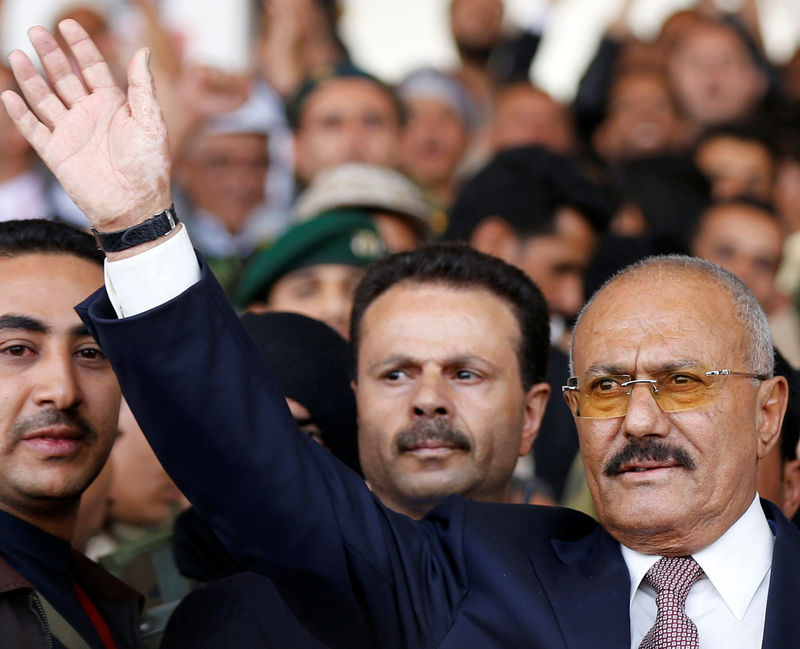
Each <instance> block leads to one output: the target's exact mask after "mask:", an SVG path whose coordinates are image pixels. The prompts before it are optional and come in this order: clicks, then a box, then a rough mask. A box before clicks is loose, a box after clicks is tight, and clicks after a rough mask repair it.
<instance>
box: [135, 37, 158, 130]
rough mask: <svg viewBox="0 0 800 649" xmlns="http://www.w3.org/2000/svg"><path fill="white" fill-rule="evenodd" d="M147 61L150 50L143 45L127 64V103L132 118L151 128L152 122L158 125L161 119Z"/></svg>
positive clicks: (148, 60)
mask: <svg viewBox="0 0 800 649" xmlns="http://www.w3.org/2000/svg"><path fill="white" fill-rule="evenodd" d="M149 63H150V50H149V48H146V47H143V48H142V49H140V50H138V51H137V52H136V53H135V54H134V55H133V58H131V61H130V63H129V64H128V105H129V106H130V109H131V115H132V116H133V118H134V119H135V120H136V121H137V122H139V123H140V124H141V125H142V126H144V127H145V128H153V127H154V126H155V124H154V123H153V122H158V123H159V125H160V122H161V121H162V118H161V108H160V107H159V105H158V101H157V100H156V89H155V85H154V82H153V75H152V74H151V73H150V67H149Z"/></svg>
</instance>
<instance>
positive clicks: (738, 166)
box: [695, 134, 775, 201]
mask: <svg viewBox="0 0 800 649" xmlns="http://www.w3.org/2000/svg"><path fill="white" fill-rule="evenodd" d="M695 164H696V165H697V168H698V169H700V171H702V172H703V173H704V174H705V175H706V176H707V177H708V179H709V181H710V182H711V194H712V196H713V197H714V198H715V199H717V200H727V199H732V198H736V197H737V196H749V197H751V198H757V199H759V200H762V201H769V200H770V198H771V196H772V189H773V184H774V181H775V160H774V159H773V157H772V153H771V152H770V150H769V148H768V147H767V145H766V144H764V143H763V142H760V141H759V140H755V139H742V138H739V137H735V136H731V135H724V134H722V135H718V136H715V137H712V138H709V139H707V140H705V141H704V142H702V143H701V144H700V145H699V146H698V147H697V151H696V152H695Z"/></svg>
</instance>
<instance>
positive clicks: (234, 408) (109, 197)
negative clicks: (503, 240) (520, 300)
mask: <svg viewBox="0 0 800 649" xmlns="http://www.w3.org/2000/svg"><path fill="white" fill-rule="evenodd" d="M60 29H61V32H62V34H63V35H64V37H65V40H66V42H67V43H68V44H69V46H70V47H71V49H72V52H73V54H74V55H75V59H76V60H77V61H78V65H79V68H80V74H81V75H82V81H81V79H80V78H79V77H78V73H76V72H74V71H72V70H71V69H70V68H69V63H68V62H67V59H66V57H64V55H63V54H62V53H60V52H59V50H58V48H57V46H56V44H55V41H54V39H53V38H52V36H50V34H48V33H47V32H46V31H45V30H43V29H41V28H36V29H34V30H32V31H31V39H32V41H33V43H34V46H35V47H36V49H37V51H38V53H39V55H40V58H42V60H43V63H44V66H45V70H46V71H47V74H48V76H49V78H50V79H51V81H52V85H53V87H54V89H55V92H53V90H51V89H50V88H49V87H48V86H47V84H46V83H45V82H44V80H43V79H42V78H41V77H40V76H39V75H38V73H36V71H35V69H34V68H33V66H32V65H31V64H30V62H29V61H28V60H27V59H26V58H25V57H24V55H23V54H22V53H19V52H15V53H12V55H11V57H10V59H11V63H12V66H13V68H14V70H15V73H16V75H17V78H18V80H19V82H20V86H21V87H22V90H23V92H24V93H25V94H26V97H27V99H28V102H29V104H30V105H31V106H32V107H33V109H34V110H35V111H36V114H34V113H33V112H31V110H29V109H28V108H27V107H26V106H25V105H24V103H23V102H22V100H21V98H20V97H18V96H16V95H14V94H13V93H4V95H3V100H4V102H5V104H6V106H7V108H8V109H9V113H10V114H11V116H12V118H13V119H14V120H15V122H16V123H17V124H18V126H19V127H20V128H21V130H22V131H23V133H24V134H26V136H27V137H28V138H29V140H30V141H31V142H32V144H33V145H34V146H35V147H36V149H37V151H38V152H39V153H40V155H41V156H42V158H43V159H44V160H45V161H46V162H47V164H48V165H49V166H50V167H51V169H53V170H54V172H55V173H56V174H57V175H58V177H59V179H60V180H61V181H62V183H64V184H65V186H66V187H67V189H68V191H70V193H71V194H72V196H73V198H74V199H75V200H76V202H77V203H78V204H79V205H81V207H82V208H83V209H84V211H85V212H86V214H87V215H88V216H89V218H90V219H91V220H92V222H93V223H94V225H95V228H96V229H97V233H96V234H97V236H98V239H99V241H100V242H101V244H102V245H103V246H104V247H105V249H106V251H107V253H108V254H107V257H108V263H107V268H106V270H107V291H100V292H99V293H97V294H96V295H95V296H93V298H92V299H91V300H89V301H87V302H86V303H84V304H83V305H82V307H81V312H82V316H83V317H84V318H85V321H86V322H87V323H88V325H89V327H90V329H91V330H92V331H93V333H94V334H95V335H96V337H97V339H98V340H99V341H100V343H101V345H102V347H103V349H104V351H105V352H106V353H107V354H108V356H109V358H110V359H111V361H112V364H113V365H114V367H115V369H116V371H117V374H118V376H119V379H120V383H121V385H122V387H123V391H124V393H125V395H126V397H127V399H128V401H129V403H130V404H131V407H132V408H133V410H134V412H135V413H136V416H137V419H138V420H139V421H140V423H141V425H142V428H143V430H144V431H145V432H146V434H147V435H148V436H149V439H150V441H151V443H152V444H153V446H154V448H155V450H156V453H157V454H158V455H159V457H160V459H161V461H162V462H163V463H164V466H165V467H166V468H167V469H168V471H169V472H170V473H171V474H172V476H173V478H174V479H175V481H176V483H177V484H178V486H179V487H180V488H181V489H182V490H183V491H184V493H186V494H187V495H188V496H189V497H190V499H191V500H192V502H193V503H194V504H195V505H196V506H197V508H198V510H199V511H201V513H203V514H204V515H205V516H206V517H207V519H208V520H209V522H210V523H211V524H212V526H214V527H215V529H216V531H217V532H218V534H219V535H220V538H221V539H222V541H223V542H224V543H226V544H227V546H228V547H229V548H230V549H231V551H232V552H234V553H235V554H236V555H237V556H239V557H240V558H241V559H242V560H243V561H245V562H246V563H247V564H248V565H249V567H251V568H252V569H253V570H256V571H259V572H262V573H264V574H267V575H269V576H271V577H272V578H273V579H274V580H275V582H276V584H278V586H279V587H280V588H281V590H282V593H283V595H284V597H285V598H286V601H287V602H288V603H289V605H290V606H291V607H292V609H293V610H294V611H295V612H296V613H297V614H298V616H300V617H301V618H302V619H303V620H304V621H305V622H306V623H307V624H308V626H309V628H310V629H312V631H313V632H315V633H317V634H318V635H320V637H324V638H325V639H326V640H327V641H328V642H330V643H331V644H332V645H334V646H378V647H441V648H450V647H516V646H533V647H547V648H548V649H552V648H554V647H572V648H575V649H577V648H579V647H580V648H583V647H587V646H592V647H608V648H611V647H623V646H631V647H632V648H635V647H638V646H641V647H668V646H669V647H674V646H688V647H698V646H699V644H698V643H699V642H700V641H699V640H698V636H699V638H702V640H701V642H702V646H703V647H704V649H705V648H713V647H730V646H736V644H740V646H747V647H753V646H762V647H764V648H766V649H777V648H778V647H783V646H789V645H791V644H792V642H794V638H796V637H797V634H798V632H800V618H798V616H797V615H796V614H795V613H794V611H793V610H792V608H793V607H792V605H791V602H792V597H791V595H792V594H793V593H795V592H796V591H797V588H798V585H800V536H798V534H797V532H796V530H795V529H794V528H793V527H792V526H791V525H790V524H789V523H788V522H787V521H786V519H785V518H783V517H782V515H781V514H780V512H778V511H777V509H776V508H774V507H772V506H771V505H769V504H768V503H766V504H765V503H762V504H759V502H758V501H757V499H756V488H755V484H756V465H757V463H758V460H759V458H760V457H763V455H764V454H765V453H766V452H767V451H768V450H769V449H770V448H771V446H772V445H773V444H774V443H775V438H776V436H777V434H778V430H779V429H780V423H781V418H782V414H783V411H784V409H785V405H786V382H785V380H784V379H783V378H781V377H772V376H771V374H772V365H771V354H770V352H769V345H770V338H769V330H768V328H767V326H766V324H765V322H764V320H763V314H762V313H761V312H760V310H759V307H758V305H757V302H756V301H755V300H754V298H752V295H751V294H750V293H749V292H748V291H747V290H746V289H744V288H743V287H742V286H741V285H740V284H739V283H737V280H735V279H734V278H731V277H730V276H729V275H726V274H725V272H724V271H720V270H718V269H717V268H716V267H715V266H713V265H708V264H706V263H705V262H700V261H698V262H689V261H687V260H685V259H683V258H671V259H656V260H651V261H648V262H646V263H645V264H643V265H641V266H638V267H634V268H632V269H630V270H628V271H626V272H625V273H623V274H622V275H620V276H618V277H616V278H615V279H613V280H612V281H611V282H610V283H609V284H608V285H607V286H606V287H605V288H604V289H603V290H601V291H600V292H599V293H598V294H597V295H596V296H595V298H594V299H593V300H592V302H590V304H589V306H588V307H587V309H586V310H585V311H584V312H583V316H582V318H581V320H580V322H579V323H578V326H577V329H576V333H575V340H574V348H573V351H574V358H573V364H574V374H575V376H574V377H571V379H570V380H569V382H568V384H567V386H565V387H566V388H567V390H566V392H567V395H568V396H567V398H568V402H569V404H570V406H571V408H572V411H573V414H574V415H575V417H576V422H577V424H578V429H579V434H580V438H581V446H582V452H583V455H584V458H585V463H586V469H587V475H588V479H589V485H590V488H591V490H592V494H593V497H594V499H595V500H596V504H597V509H598V512H599V518H600V522H601V523H602V524H603V526H605V528H606V529H607V530H608V531H606V529H604V527H601V526H599V525H597V524H595V523H594V522H593V521H591V520H590V519H588V518H585V517H583V516H581V515H580V514H577V513H575V512H569V511H566V510H558V509H546V508H537V507H526V506H508V505H501V504H494V503H479V502H473V501H467V500H464V499H462V498H460V497H451V498H448V499H446V500H445V501H444V502H443V503H442V504H440V505H439V506H438V507H437V508H435V509H434V510H433V511H432V512H431V513H430V514H429V515H428V516H427V517H425V518H424V519H423V520H422V521H414V520H411V519H409V518H407V517H405V516H402V515H399V514H395V513H393V512H391V511H389V510H388V509H386V508H385V507H384V506H382V505H381V504H380V503H379V502H378V501H377V499H376V498H375V497H374V496H373V495H372V494H370V493H369V491H368V490H367V489H366V488H365V486H364V484H363V481H361V480H360V479H359V478H358V476H357V475H355V474H354V473H352V472H350V471H349V470H347V469H345V468H344V467H342V466H341V465H339V464H338V463H337V462H336V461H335V460H334V459H333V458H332V457H331V456H330V454H329V453H326V452H325V451H324V449H321V448H320V447H319V446H318V445H316V444H314V443H313V442H311V441H310V440H308V439H307V438H305V437H304V436H301V435H298V434H297V432H296V429H295V426H294V423H293V421H292V419H291V417H290V415H289V413H288V411H287V410H286V407H285V404H284V402H283V399H282V398H281V397H280V394H279V391H278V389H277V388H276V386H275V384H274V382H273V380H272V379H271V377H270V373H269V371H268V369H267V368H265V367H263V366H262V365H261V363H260V362H259V361H258V360H257V358H258V356H257V354H256V353H255V351H254V349H253V346H252V341H250V340H249V339H248V337H247V336H246V334H245V332H244V331H243V330H242V329H241V326H240V324H239V322H238V319H237V318H236V317H235V315H234V314H233V312H232V310H231V309H230V307H229V305H228V303H227V300H226V299H225V297H224V295H223V293H222V292H221V290H220V289H219V287H218V286H217V285H216V284H215V282H214V281H213V278H212V277H210V275H209V273H208V270H207V268H206V267H205V266H204V265H203V264H202V263H201V264H200V266H199V267H198V264H197V262H196V261H195V260H196V258H195V257H194V255H193V253H192V251H191V248H190V247H189V241H188V237H187V235H186V232H185V230H184V229H183V228H182V227H181V226H180V225H177V224H176V223H175V222H174V219H173V218H172V215H171V214H169V213H163V211H164V210H165V208H167V207H168V206H169V204H170V202H171V197H170V195H169V157H168V148H167V147H166V141H165V140H166V138H165V134H164V129H163V123H162V120H161V118H160V113H159V111H158V105H157V103H156V102H155V98H154V96H153V94H152V86H151V84H150V79H149V75H148V73H147V70H146V56H145V52H139V53H137V54H136V55H135V56H134V59H133V60H132V63H131V65H130V68H129V89H128V98H127V100H126V98H125V96H124V95H123V94H122V92H121V91H119V90H118V89H116V87H114V86H113V82H112V79H111V75H110V73H109V72H108V70H107V68H106V67H105V66H104V64H103V62H102V59H101V58H100V56H99V54H98V53H97V51H96V49H95V48H94V47H93V46H92V44H91V41H90V40H89V39H88V37H87V36H86V34H85V32H83V31H82V30H81V29H80V28H79V27H78V26H77V24H75V23H73V22H69V21H65V22H64V23H62V24H61V26H60ZM87 178H91V179H92V183H91V185H89V183H88V182H87V180H86V179H87ZM97 187H102V188H103V191H97ZM151 214H156V216H155V217H150V215H151ZM148 217H150V218H148ZM143 223H144V225H142V224H143ZM412 254H413V253H412ZM487 263H488V260H487ZM406 281H412V282H413V280H406ZM437 286H438V287H439V288H442V285H441V284H438V285H437ZM444 288H446V289H447V288H448V287H447V285H446V284H445V285H444ZM448 290H449V291H450V292H451V294H453V295H455V294H458V293H464V292H470V291H472V290H473V289H470V288H464V287H450V288H449V289H448ZM375 306H376V305H375V304H373V305H372V307H375ZM501 306H502V307H503V308H506V309H508V307H507V306H505V305H504V304H503V303H502V302H501ZM432 308H433V309H435V308H437V307H436V304H435V303H433V304H432ZM369 315H370V314H369V308H368V309H367V312H366V318H367V320H369ZM466 356H467V357H468V356H469V354H468V353H467V354H466ZM400 376H401V374H396V373H395V370H394V369H392V370H391V371H390V374H389V375H387V377H386V378H387V379H388V380H393V379H394V378H399V377H400ZM265 393H266V396H264V395H265ZM254 512H257V513H258V515H253V514H254ZM745 565H746V567H743V566H745ZM687 616H688V617H687ZM692 617H694V619H693V620H692ZM734 636H735V638H734ZM678 638H688V644H683V645H678V644H674V642H678V641H680V640H678ZM670 643H673V644H670ZM741 643H744V644H741Z"/></svg>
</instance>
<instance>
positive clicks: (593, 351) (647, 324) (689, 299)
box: [573, 269, 743, 366]
mask: <svg viewBox="0 0 800 649" xmlns="http://www.w3.org/2000/svg"><path fill="white" fill-rule="evenodd" d="M734 311H735V309H734V305H733V302H732V299H731V296H730V294H729V293H728V292H727V290H726V289H725V288H724V287H722V286H721V285H719V284H718V283H717V282H715V281H713V280H711V279H710V278H707V277H704V276H702V275H700V274H699V273H698V272H697V271H692V270H679V269H675V270H672V269H670V270H664V269H660V270H659V269H643V270H642V271H640V272H636V273H634V274H632V275H630V276H625V277H622V278H619V279H617V280H615V281H614V282H612V283H611V284H609V285H608V286H606V287H605V288H604V289H603V290H602V291H601V293H599V294H598V295H597V296H596V298H595V299H594V300H593V302H592V303H591V304H590V305H589V307H588V308H587V310H586V312H585V313H584V314H583V316H582V317H581V320H580V322H579V323H578V326H577V328H576V331H575V344H574V348H573V351H574V360H575V362H576V365H577V364H581V365H583V364H586V365H587V366H588V365H592V364H596V363H599V362H613V361H614V359H613V358H611V356H612V355H614V354H619V355H620V356H622V355H624V354H626V353H627V354H629V355H633V356H635V357H638V356H639V355H640V354H652V355H653V357H654V358H655V357H658V358H657V359H656V360H657V361H658V362H662V361H664V360H667V357H670V359H669V360H674V358H671V357H672V356H674V357H675V358H678V357H680V358H682V359H690V358H691V359H696V360H697V361H700V360H702V357H704V356H709V355H713V354H714V353H715V352H717V351H718V350H719V349H721V348H722V347H723V346H727V345H728V344H729V343H730V342H731V341H732V340H734V339H736V338H737V337H738V336H740V335H742V333H743V330H742V328H741V326H738V325H737V324H736V318H735V315H734ZM619 360H620V361H622V358H620V359H619ZM625 362H626V363H628V362H630V359H628V360H626V361H625Z"/></svg>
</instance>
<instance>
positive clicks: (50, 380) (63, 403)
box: [33, 351, 83, 410]
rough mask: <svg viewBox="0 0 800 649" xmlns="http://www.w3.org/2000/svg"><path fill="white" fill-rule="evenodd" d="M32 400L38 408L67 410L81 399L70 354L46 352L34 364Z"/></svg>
mask: <svg viewBox="0 0 800 649" xmlns="http://www.w3.org/2000/svg"><path fill="white" fill-rule="evenodd" d="M35 371H36V386H35V388H34V391H33V400H34V402H35V403H36V405H39V406H53V407H55V408H57V409H58V410H68V409H69V408H72V407H74V406H76V405H77V404H78V403H80V402H81V401H82V399H83V395H82V392H81V387H80V384H79V382H78V377H77V375H76V368H75V365H74V363H73V362H72V354H71V353H69V352H67V351H65V352H46V353H44V354H43V355H42V357H41V359H40V360H39V362H38V363H37V364H36V369H35Z"/></svg>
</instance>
